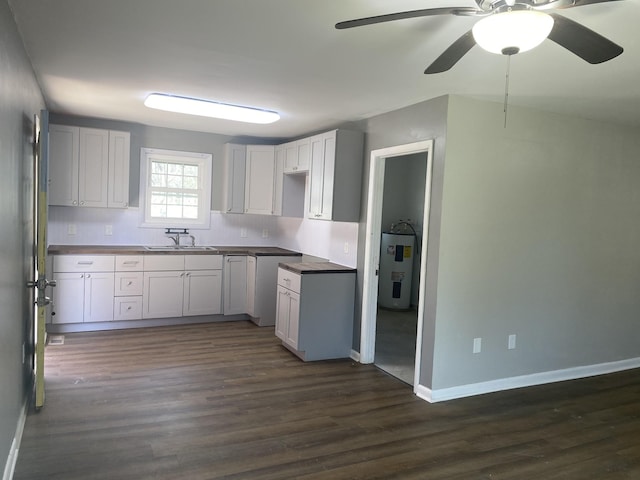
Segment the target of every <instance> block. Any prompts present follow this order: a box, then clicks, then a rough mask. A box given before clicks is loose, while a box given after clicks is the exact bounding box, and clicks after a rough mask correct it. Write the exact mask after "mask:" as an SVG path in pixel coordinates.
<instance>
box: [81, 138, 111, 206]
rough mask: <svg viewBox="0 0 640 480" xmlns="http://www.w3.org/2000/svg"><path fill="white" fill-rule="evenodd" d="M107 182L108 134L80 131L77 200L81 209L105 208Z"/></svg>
mask: <svg viewBox="0 0 640 480" xmlns="http://www.w3.org/2000/svg"><path fill="white" fill-rule="evenodd" d="M108 182H109V132H108V131H107V130H100V129H97V128H81V129H80V154H79V167H78V198H79V204H80V206H82V207H106V206H107V199H108V191H107V185H108Z"/></svg>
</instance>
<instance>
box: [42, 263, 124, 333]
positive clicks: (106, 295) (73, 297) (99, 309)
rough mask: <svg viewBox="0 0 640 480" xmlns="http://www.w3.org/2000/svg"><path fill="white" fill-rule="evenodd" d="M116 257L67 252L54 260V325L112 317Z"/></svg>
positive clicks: (96, 320)
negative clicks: (70, 253) (69, 253)
mask: <svg viewBox="0 0 640 480" xmlns="http://www.w3.org/2000/svg"><path fill="white" fill-rule="evenodd" d="M113 266H114V257H113V256H112V255H67V256H64V257H62V256H61V257H56V258H54V261H53V279H54V280H55V281H56V282H57V285H56V287H55V288H54V289H53V290H52V299H53V307H52V311H51V321H52V323H54V324H62V323H83V322H107V321H111V320H113V298H114V273H113Z"/></svg>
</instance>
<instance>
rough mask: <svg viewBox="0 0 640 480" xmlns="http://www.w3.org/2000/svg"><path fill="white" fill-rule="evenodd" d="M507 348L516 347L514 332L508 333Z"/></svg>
mask: <svg viewBox="0 0 640 480" xmlns="http://www.w3.org/2000/svg"><path fill="white" fill-rule="evenodd" d="M507 348H508V349H509V350H513V349H514V348H516V334H515V333H513V334H511V335H509V338H508V340H507Z"/></svg>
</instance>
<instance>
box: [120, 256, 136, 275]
mask: <svg viewBox="0 0 640 480" xmlns="http://www.w3.org/2000/svg"><path fill="white" fill-rule="evenodd" d="M141 271H142V255H116V272H141Z"/></svg>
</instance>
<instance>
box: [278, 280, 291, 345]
mask: <svg viewBox="0 0 640 480" xmlns="http://www.w3.org/2000/svg"><path fill="white" fill-rule="evenodd" d="M287 292H289V290H288V289H286V288H284V287H282V286H280V285H278V293H277V295H278V296H277V299H278V300H277V302H276V337H278V338H279V339H280V340H282V341H286V339H287V334H288V333H289V296H288V295H287Z"/></svg>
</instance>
